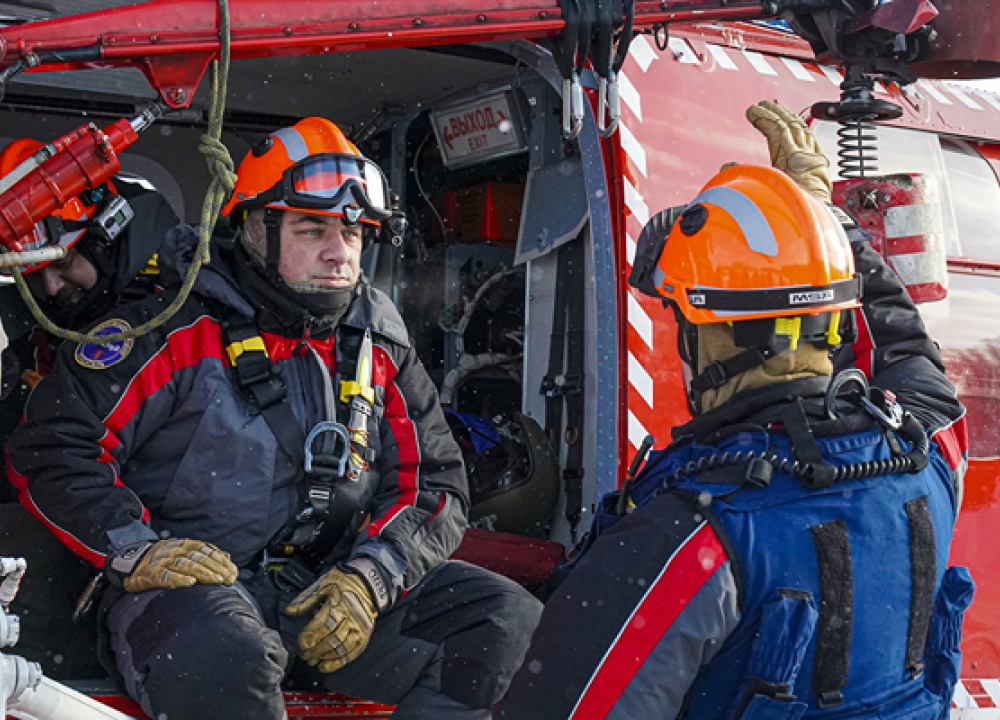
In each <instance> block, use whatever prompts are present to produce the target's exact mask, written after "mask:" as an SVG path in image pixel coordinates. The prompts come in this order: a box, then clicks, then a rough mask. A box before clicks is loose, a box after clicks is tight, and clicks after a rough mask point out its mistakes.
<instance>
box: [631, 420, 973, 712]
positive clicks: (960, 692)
mask: <svg viewBox="0 0 1000 720" xmlns="http://www.w3.org/2000/svg"><path fill="white" fill-rule="evenodd" d="M629 425H630V427H629V440H631V439H632V431H631V423H629ZM640 442H642V441H640ZM635 446H636V447H639V443H636V445H635ZM951 701H952V702H953V703H954V704H955V707H957V708H977V707H979V705H978V704H977V703H976V701H975V699H974V698H973V697H972V696H971V695H970V694H969V691H968V690H966V689H965V685H964V684H963V683H962V682H961V681H959V682H957V683H955V694H954V695H952V697H951Z"/></svg>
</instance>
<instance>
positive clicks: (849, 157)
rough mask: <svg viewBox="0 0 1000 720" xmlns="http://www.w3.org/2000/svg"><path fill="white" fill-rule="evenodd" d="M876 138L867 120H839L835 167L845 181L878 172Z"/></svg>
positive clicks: (872, 124) (872, 126)
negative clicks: (836, 166)
mask: <svg viewBox="0 0 1000 720" xmlns="http://www.w3.org/2000/svg"><path fill="white" fill-rule="evenodd" d="M877 143H878V136H877V135H876V134H875V125H874V123H872V122H870V119H869V118H855V119H850V120H841V121H840V128H839V129H838V130H837V147H838V148H840V149H839V150H838V151H837V157H838V158H839V160H838V162H837V165H838V166H839V167H840V176H841V177H842V178H845V179H854V178H864V177H866V176H867V175H870V174H874V173H877V172H878V166H877V165H876V163H877V162H878V156H877V155H876V154H875V153H876V151H877V150H878V146H877Z"/></svg>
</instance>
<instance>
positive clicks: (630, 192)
mask: <svg viewBox="0 0 1000 720" xmlns="http://www.w3.org/2000/svg"><path fill="white" fill-rule="evenodd" d="M639 37H642V36H641V35H640V36H639ZM622 179H623V180H624V181H625V207H627V208H628V209H629V210H630V211H631V212H632V216H633V217H634V218H635V219H636V220H638V221H639V224H640V225H642V226H643V227H645V226H646V223H648V222H649V207H648V206H647V205H646V202H645V200H643V199H642V195H640V194H639V191H638V190H636V189H635V187H634V186H633V185H632V183H630V182H629V181H628V178H622Z"/></svg>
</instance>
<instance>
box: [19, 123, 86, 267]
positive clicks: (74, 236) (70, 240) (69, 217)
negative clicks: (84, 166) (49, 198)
mask: <svg viewBox="0 0 1000 720" xmlns="http://www.w3.org/2000/svg"><path fill="white" fill-rule="evenodd" d="M41 147H42V143H40V142H38V141H37V140H31V139H29V138H23V139H21V140H15V141H13V142H12V143H10V144H9V145H8V146H7V147H5V148H4V149H3V152H2V153H0V177H5V176H7V175H8V174H9V173H11V172H13V171H14V170H15V169H16V168H17V167H18V166H19V165H20V164H21V163H23V162H24V161H25V160H27V159H28V158H30V157H31V156H32V155H34V154H35V153H36V152H38V149H39V148H41ZM96 210H97V206H96V205H89V206H88V205H84V204H83V202H82V201H81V200H80V199H79V198H73V199H72V200H70V201H69V202H68V203H66V204H65V205H63V206H62V207H61V208H59V209H58V210H56V211H55V212H53V213H52V215H51V216H50V217H49V218H46V219H45V220H43V221H42V222H39V223H37V224H36V225H35V228H34V230H33V231H32V234H31V237H30V238H22V239H21V243H22V245H23V246H24V249H25V250H26V251H31V250H41V249H42V248H45V247H52V246H55V245H59V246H62V247H64V248H66V249H67V250H69V249H70V248H71V247H73V246H74V245H75V244H76V243H77V242H78V241H79V240H80V238H82V237H83V236H84V235H85V234H86V232H87V228H86V222H87V221H88V220H90V218H91V217H93V215H94V213H95V212H96ZM48 264H49V263H48V262H42V263H37V264H35V265H25V266H24V267H22V268H21V272H22V273H24V274H28V273H32V272H35V271H36V270H39V269H41V268H43V267H45V266H46V265H48ZM0 274H2V275H10V274H11V270H10V268H3V269H0Z"/></svg>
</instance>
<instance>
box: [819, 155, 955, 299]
mask: <svg viewBox="0 0 1000 720" xmlns="http://www.w3.org/2000/svg"><path fill="white" fill-rule="evenodd" d="M833 202H834V204H835V205H839V206H840V207H842V208H844V209H845V210H846V211H847V212H849V213H851V214H852V215H854V217H856V218H857V221H858V224H859V225H860V226H861V227H862V229H864V230H865V231H866V232H867V233H868V234H869V235H870V236H871V238H872V240H871V243H872V247H873V248H875V250H877V251H878V252H879V253H881V254H882V256H883V257H884V258H885V259H886V262H888V263H889V265H890V266H891V267H892V268H893V269H894V270H896V272H897V273H898V274H899V276H900V279H902V281H903V282H904V283H905V284H906V289H907V291H908V292H909V293H910V297H911V298H913V302H915V303H924V302H935V301H938V300H944V299H945V298H946V297H948V269H947V261H946V259H945V238H944V237H943V236H942V234H941V232H940V229H939V228H940V226H941V225H943V223H941V222H937V223H935V220H936V219H938V218H939V217H942V216H941V215H939V214H938V213H940V211H941V209H942V206H941V196H940V193H939V192H938V190H937V185H936V184H935V183H934V182H932V179H929V178H927V177H926V176H923V175H918V174H909V175H890V176H885V177H873V178H867V179H858V180H841V181H839V182H835V183H834V184H833ZM893 217H895V218H902V220H900V221H896V222H894V221H893V220H892V218H893ZM935 230H937V232H935Z"/></svg>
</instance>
